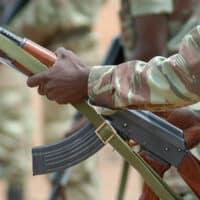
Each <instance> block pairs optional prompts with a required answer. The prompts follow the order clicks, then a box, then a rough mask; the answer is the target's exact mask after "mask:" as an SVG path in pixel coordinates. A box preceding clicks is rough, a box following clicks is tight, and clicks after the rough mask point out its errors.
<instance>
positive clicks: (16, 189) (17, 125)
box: [0, 1, 34, 200]
mask: <svg viewBox="0 0 200 200" xmlns="http://www.w3.org/2000/svg"><path fill="white" fill-rule="evenodd" d="M8 3H9V1H1V2H0V4H1V10H0V14H1V16H3V13H4V9H5V7H6V6H7V4H8ZM8 26H9V25H8ZM24 80H25V78H24V76H23V75H21V74H19V73H17V72H15V71H13V70H12V69H10V68H8V67H7V66H3V65H1V66H0V95H1V98H0V119H1V125H0V138H1V140H0V177H1V178H2V179H4V180H5V181H6V183H7V197H6V199H8V200H22V199H24V192H25V185H26V177H27V173H28V169H29V165H28V163H29V161H30V159H28V160H27V158H28V156H27V153H28V152H30V150H31V140H30V139H31V136H32V132H33V122H34V115H33V110H32V104H31V102H32V101H31V94H30V91H29V90H27V89H26V88H25V87H24V86H25V84H24Z"/></svg>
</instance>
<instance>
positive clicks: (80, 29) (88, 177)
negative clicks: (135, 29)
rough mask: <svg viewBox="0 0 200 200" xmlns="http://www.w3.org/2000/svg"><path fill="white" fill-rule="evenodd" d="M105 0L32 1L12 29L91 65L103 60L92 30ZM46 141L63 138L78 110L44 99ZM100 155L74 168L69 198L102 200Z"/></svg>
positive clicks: (16, 19)
mask: <svg viewBox="0 0 200 200" xmlns="http://www.w3.org/2000/svg"><path fill="white" fill-rule="evenodd" d="M103 1H104V0H82V1H80V0H42V1H41V0H31V1H30V2H29V3H28V4H27V6H26V7H25V8H24V9H23V10H22V12H20V13H19V14H18V16H17V17H16V18H15V20H14V21H13V22H12V24H11V27H10V30H12V31H14V32H16V33H17V34H20V35H22V36H25V37H27V38H30V39H32V40H33V41H35V42H38V43H39V44H41V45H43V46H45V47H47V48H49V49H51V50H55V49H56V48H57V47H60V46H63V47H65V48H67V49H70V50H72V51H74V52H76V54H78V55H79V56H80V57H81V59H82V60H83V61H84V62H85V63H87V64H88V65H94V64H98V63H99V62H100V59H99V56H98V49H97V37H96V35H95V34H94V32H92V29H93V25H94V23H95V19H96V15H97V13H98V10H99V8H100V7H101V5H102V3H103ZM42 102H43V111H44V112H43V114H44V124H43V128H44V129H43V130H44V141H45V143H46V144H49V143H52V142H55V141H58V140H61V139H62V138H63V137H64V133H66V132H67V131H68V130H69V129H70V127H71V124H72V117H73V116H74V113H75V110H74V109H73V108H72V107H71V106H70V105H66V106H60V105H57V104H56V103H54V102H51V101H49V100H48V99H45V98H44V99H43V100H42ZM96 164H97V163H96V158H92V159H89V160H87V161H86V162H84V163H81V164H80V165H77V167H75V168H74V169H73V173H72V176H71V177H70V180H69V182H68V185H67V187H66V190H65V192H66V196H67V200H70V199H73V200H85V199H87V200H95V199H98V195H96V194H97V189H98V181H97V177H96V176H97V172H96V169H97V168H96Z"/></svg>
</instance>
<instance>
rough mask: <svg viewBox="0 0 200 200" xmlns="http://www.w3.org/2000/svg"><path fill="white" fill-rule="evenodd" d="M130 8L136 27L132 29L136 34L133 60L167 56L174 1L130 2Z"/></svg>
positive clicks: (137, 0) (138, 0) (147, 0)
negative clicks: (170, 19)
mask: <svg viewBox="0 0 200 200" xmlns="http://www.w3.org/2000/svg"><path fill="white" fill-rule="evenodd" d="M123 4H124V3H123V0H122V5H123ZM129 6H130V8H129V9H130V15H131V16H132V25H133V26H134V27H133V28H132V29H134V32H135V36H134V37H135V40H134V41H132V42H133V43H135V44H133V46H134V51H133V56H132V57H131V58H132V60H136V59H137V60H143V61H149V60H150V59H151V58H152V57H154V56H165V55H166V46H167V40H168V32H169V31H168V15H169V14H171V13H172V12H173V9H174V5H173V1H172V0H166V1H162V0H157V1H154V0H144V1H142V2H141V1H140V0H132V1H129ZM124 31H126V30H124ZM132 37H133V36H132Z"/></svg>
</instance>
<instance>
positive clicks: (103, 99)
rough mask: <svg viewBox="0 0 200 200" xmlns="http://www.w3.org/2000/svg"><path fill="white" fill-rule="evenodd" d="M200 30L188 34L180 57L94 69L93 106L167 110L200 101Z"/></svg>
mask: <svg viewBox="0 0 200 200" xmlns="http://www.w3.org/2000/svg"><path fill="white" fill-rule="evenodd" d="M199 83H200V26H198V27H196V28H194V29H193V30H192V31H191V32H190V33H189V34H187V35H186V36H185V38H184V40H183V42H182V45H181V48H180V50H179V53H178V54H175V55H173V56H171V57H169V58H164V57H155V58H153V59H152V60H150V61H149V62H148V63H146V62H142V61H129V62H126V63H122V64H120V65H117V66H105V67H102V66H99V67H98V66H97V67H94V68H92V70H91V73H90V75H89V80H88V94H89V98H90V101H91V103H92V104H94V105H98V106H103V107H108V108H112V109H118V108H120V109H121V108H134V109H148V110H152V111H154V110H165V109H168V108H174V107H182V106H186V105H189V104H193V103H195V102H198V101H199V100H200V84H199Z"/></svg>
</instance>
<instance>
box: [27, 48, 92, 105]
mask: <svg viewBox="0 0 200 200" xmlns="http://www.w3.org/2000/svg"><path fill="white" fill-rule="evenodd" d="M55 53H56V55H57V61H56V63H55V64H54V65H53V66H52V67H51V68H50V69H48V70H46V71H44V72H41V73H38V74H35V75H33V76H31V77H29V78H28V80H27V85H28V86H29V87H38V92H39V94H40V95H46V96H47V98H48V99H49V100H53V101H56V102H57V103H59V104H67V103H72V104H74V103H78V102H80V101H82V100H83V99H84V98H85V97H87V84H88V83H87V82H88V76H89V69H88V68H87V67H86V66H85V65H84V64H83V63H82V62H81V61H80V60H79V58H78V57H77V56H76V55H75V54H73V53H72V52H71V51H68V50H66V49H64V48H58V49H57V50H56V52H55Z"/></svg>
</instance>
